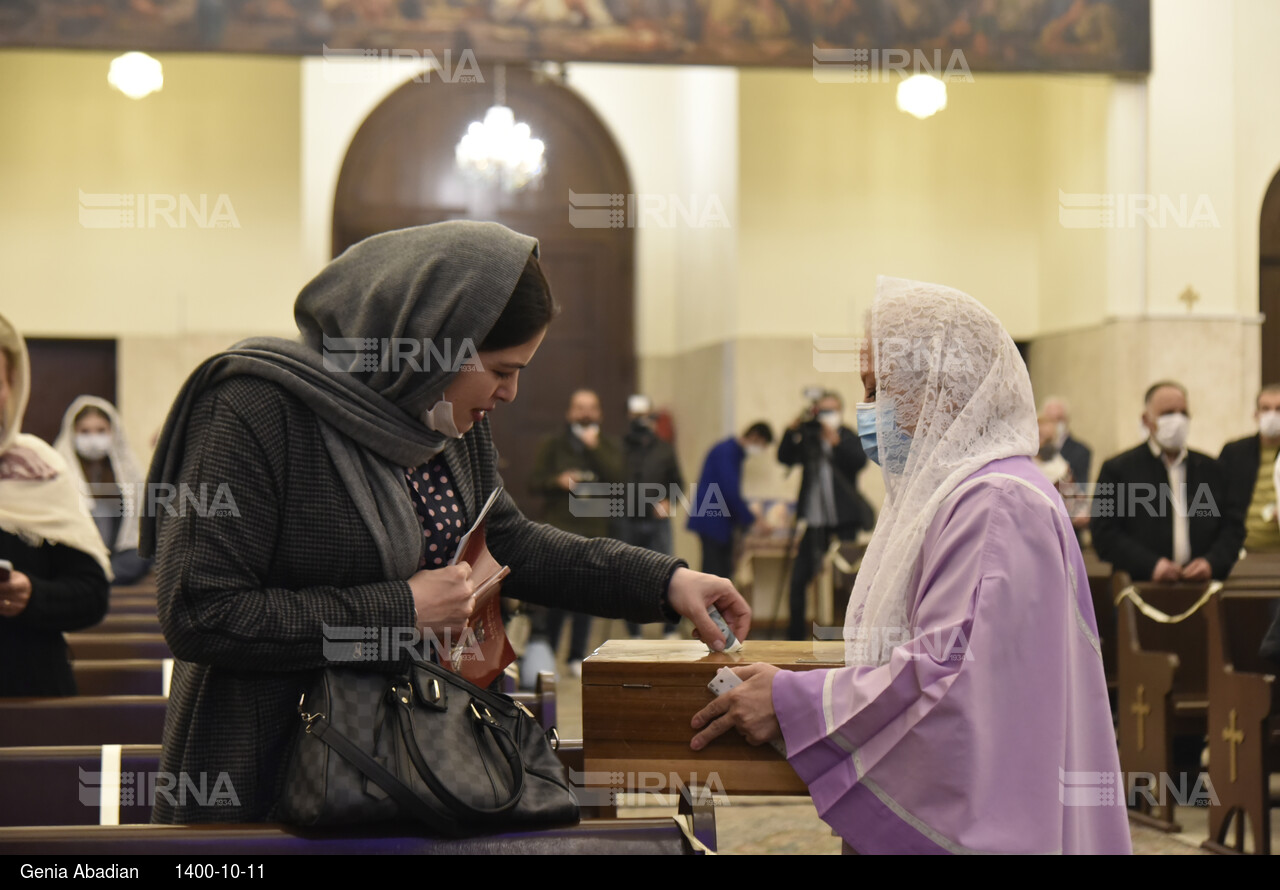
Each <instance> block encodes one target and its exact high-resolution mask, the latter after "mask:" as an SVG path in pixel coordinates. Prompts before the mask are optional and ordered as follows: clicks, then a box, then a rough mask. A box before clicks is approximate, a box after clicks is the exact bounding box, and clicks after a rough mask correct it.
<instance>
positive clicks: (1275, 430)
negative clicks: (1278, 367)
mask: <svg viewBox="0 0 1280 890" xmlns="http://www.w3.org/2000/svg"><path fill="white" fill-rule="evenodd" d="M1253 417H1254V420H1256V421H1257V422H1258V432H1257V433H1256V434H1254V435H1252V436H1246V437H1245V438H1243V439H1237V440H1236V441H1234V442H1228V443H1227V444H1226V445H1224V446H1223V447H1222V454H1221V455H1220V456H1219V457H1218V463H1220V464H1222V469H1223V472H1225V473H1226V474H1227V485H1228V487H1229V489H1230V492H1231V495H1230V497H1231V501H1232V503H1233V504H1234V507H1235V509H1236V510H1237V511H1238V512H1239V513H1240V515H1242V516H1244V528H1245V539H1244V549H1245V550H1246V551H1247V552H1249V553H1280V522H1278V521H1277V519H1276V481H1275V479H1276V471H1277V464H1276V455H1277V454H1278V453H1280V383H1269V384H1267V385H1266V386H1264V387H1263V388H1262V392H1260V393H1258V401H1257V408H1256V410H1255V411H1254V413H1253Z"/></svg>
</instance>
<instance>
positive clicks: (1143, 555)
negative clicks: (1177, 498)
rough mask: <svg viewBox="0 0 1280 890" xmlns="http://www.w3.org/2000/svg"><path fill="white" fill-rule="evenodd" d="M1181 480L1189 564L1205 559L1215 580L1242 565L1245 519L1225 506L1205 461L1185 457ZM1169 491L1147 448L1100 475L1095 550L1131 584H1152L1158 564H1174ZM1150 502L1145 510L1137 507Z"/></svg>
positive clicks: (1227, 501) (1216, 468)
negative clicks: (1147, 499)
mask: <svg viewBox="0 0 1280 890" xmlns="http://www.w3.org/2000/svg"><path fill="white" fill-rule="evenodd" d="M1186 479H1187V510H1188V512H1189V514H1190V518H1189V519H1188V523H1187V524H1188V529H1189V531H1190V538H1191V558H1192V559H1197V558H1200V557H1204V558H1205V559H1207V560H1208V561H1209V565H1211V566H1212V567H1213V577H1214V578H1217V579H1219V580H1221V579H1223V578H1225V577H1227V574H1228V573H1229V572H1230V571H1231V567H1232V566H1234V565H1235V564H1236V560H1237V559H1239V557H1240V545H1241V544H1243V543H1244V517H1243V515H1242V514H1241V513H1240V512H1239V511H1238V509H1237V508H1236V506H1235V504H1234V503H1233V502H1232V500H1231V497H1230V495H1229V492H1228V488H1227V480H1226V476H1225V475H1224V473H1223V471H1222V467H1221V466H1220V465H1219V464H1218V462H1217V461H1216V460H1214V459H1213V458H1211V457H1209V456H1208V455H1207V454H1201V453H1200V452H1198V451H1188V452H1187V458H1186ZM1168 484H1169V473H1168V470H1166V469H1165V465H1164V462H1163V460H1162V459H1161V458H1159V457H1157V456H1155V455H1153V454H1152V453H1151V448H1150V446H1149V445H1148V444H1147V443H1146V442H1143V443H1142V444H1141V445H1139V446H1137V447H1136V448H1131V449H1130V450H1128V451H1125V452H1123V453H1122V454H1118V455H1116V456H1115V457H1113V458H1111V459H1110V460H1108V461H1106V462H1105V463H1104V464H1103V465H1102V470H1101V471H1100V472H1099V473H1098V484H1097V488H1096V489H1095V492H1094V500H1093V506H1092V511H1093V512H1092V519H1091V520H1090V523H1089V527H1090V529H1091V530H1092V532H1093V546H1094V547H1095V548H1096V549H1097V551H1098V556H1100V557H1101V558H1102V559H1104V560H1105V561H1107V562H1109V563H1111V564H1112V565H1113V566H1114V567H1115V568H1116V569H1117V570H1118V571H1124V572H1128V573H1129V575H1130V576H1131V577H1132V578H1133V580H1135V581H1150V580H1151V573H1152V572H1153V571H1155V567H1156V563H1157V562H1159V561H1160V559H1161V558H1164V559H1172V558H1173V512H1172V506H1171V501H1170V500H1169V498H1168V497H1167V494H1166V493H1167V488H1166V486H1168ZM1117 486H1119V488H1117ZM1148 496H1149V497H1150V498H1151V499H1150V503H1143V502H1142V501H1141V498H1143V497H1148ZM1117 514H1119V515H1117Z"/></svg>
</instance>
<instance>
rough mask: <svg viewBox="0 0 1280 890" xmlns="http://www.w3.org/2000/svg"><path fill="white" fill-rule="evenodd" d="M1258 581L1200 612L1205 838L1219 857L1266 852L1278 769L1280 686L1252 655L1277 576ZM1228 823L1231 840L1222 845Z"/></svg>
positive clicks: (1268, 666)
mask: <svg viewBox="0 0 1280 890" xmlns="http://www.w3.org/2000/svg"><path fill="white" fill-rule="evenodd" d="M1259 581H1260V576H1254V577H1253V578H1251V579H1249V580H1248V581H1246V582H1237V583H1236V584H1234V585H1230V586H1228V587H1226V588H1225V589H1223V590H1222V592H1221V593H1219V594H1218V595H1217V596H1216V597H1214V601H1213V602H1211V603H1209V604H1208V606H1207V607H1206V610H1205V611H1206V618H1207V621H1208V627H1209V637H1208V650H1209V718H1208V732H1209V778H1210V782H1211V784H1212V787H1213V790H1214V793H1215V796H1216V803H1215V802H1214V801H1213V800H1211V801H1210V806H1209V838H1208V840H1206V841H1205V843H1204V846H1205V847H1207V848H1209V849H1212V850H1215V851H1218V852H1226V851H1231V852H1240V853H1242V852H1245V849H1246V845H1245V824H1246V821H1247V822H1248V825H1249V828H1250V829H1251V832H1250V833H1251V835H1252V841H1253V852H1255V853H1260V854H1263V855H1266V854H1269V853H1270V852H1271V814H1270V810H1271V807H1272V805H1273V802H1272V800H1271V793H1270V776H1271V774H1272V773H1273V772H1276V771H1280V682H1277V679H1276V673H1277V668H1276V665H1274V664H1272V663H1270V662H1268V661H1266V660H1264V659H1263V658H1261V656H1260V655H1259V654H1258V649H1259V648H1260V646H1261V644H1262V638H1263V636H1264V634H1265V633H1266V632H1267V629H1268V628H1269V627H1270V625H1271V620H1272V616H1273V615H1274V613H1275V609H1276V608H1277V607H1280V577H1277V578H1273V579H1272V580H1271V581H1270V582H1269V584H1265V585H1264V584H1261V583H1258V582H1259ZM1233 820H1234V824H1235V840H1234V844H1233V845H1232V846H1231V847H1228V846H1226V841H1227V834H1228V831H1229V828H1230V826H1231V824H1232V821H1233Z"/></svg>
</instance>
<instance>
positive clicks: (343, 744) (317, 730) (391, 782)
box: [307, 714, 461, 836]
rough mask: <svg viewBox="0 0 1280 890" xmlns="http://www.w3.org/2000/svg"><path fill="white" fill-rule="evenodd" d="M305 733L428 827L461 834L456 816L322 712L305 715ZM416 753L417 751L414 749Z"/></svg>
mask: <svg viewBox="0 0 1280 890" xmlns="http://www.w3.org/2000/svg"><path fill="white" fill-rule="evenodd" d="M308 716H309V717H310V719H309V720H308V721H307V732H309V733H311V734H312V735H314V736H315V737H316V738H318V739H319V740H320V741H322V742H324V743H325V744H326V745H328V746H329V747H330V748H332V749H333V750H335V751H337V752H338V754H340V755H341V756H342V757H344V758H346V760H347V762H348V763H350V764H351V765H352V766H354V767H355V768H356V769H358V770H360V772H362V773H364V774H365V775H366V776H367V777H368V778H369V780H370V781H372V782H374V783H375V784H377V786H378V787H379V788H381V789H382V790H383V791H385V792H387V794H388V795H390V796H391V797H392V798H394V799H395V802H396V803H398V804H399V805H400V807H401V809H402V810H403V812H404V813H405V814H407V815H411V816H413V817H414V818H416V819H417V820H418V821H420V822H422V823H424V824H426V825H428V826H430V827H431V828H433V829H434V830H436V831H438V832H440V833H441V834H444V835H450V836H455V835H458V834H460V833H461V831H460V829H461V826H460V825H459V824H458V821H457V819H455V818H454V817H453V816H452V815H450V814H449V813H446V812H442V811H440V810H439V809H437V808H436V807H435V806H434V805H433V804H432V803H431V802H430V801H428V800H425V799H424V798H421V797H419V796H418V795H417V794H415V793H414V791H413V789H412V788H410V787H409V786H407V785H405V784H404V783H403V782H401V781H400V780H399V779H397V778H396V777H395V775H394V774H393V773H391V772H390V771H389V770H387V769H386V768H385V767H383V766H382V764H380V763H378V761H376V760H374V759H373V758H372V757H370V756H369V755H368V754H366V753H364V752H363V751H361V750H360V749H359V747H357V746H356V745H355V744H354V743H353V742H352V741H351V740H350V739H349V738H347V737H346V736H345V735H343V734H342V733H341V732H339V731H338V730H336V729H334V728H333V725H332V724H331V723H330V722H329V721H328V719H327V718H326V717H325V716H324V715H323V714H315V715H308ZM414 753H415V754H416V753H417V752H416V751H415V752H414Z"/></svg>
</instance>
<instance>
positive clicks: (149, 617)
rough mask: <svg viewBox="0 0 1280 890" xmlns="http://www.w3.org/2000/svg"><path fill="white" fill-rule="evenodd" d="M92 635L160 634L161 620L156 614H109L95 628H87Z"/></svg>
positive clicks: (86, 630) (87, 631) (86, 631)
mask: <svg viewBox="0 0 1280 890" xmlns="http://www.w3.org/2000/svg"><path fill="white" fill-rule="evenodd" d="M84 632H85V633H91V634H160V633H161V630H160V618H159V617H158V616H157V615H156V614H155V613H154V612H151V613H146V612H142V613H137V612H118V613H108V614H107V615H106V616H105V617H104V618H103V619H102V620H101V621H99V622H98V623H97V624H95V625H94V626H93V627H90V628H86V629H85V631H84Z"/></svg>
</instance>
